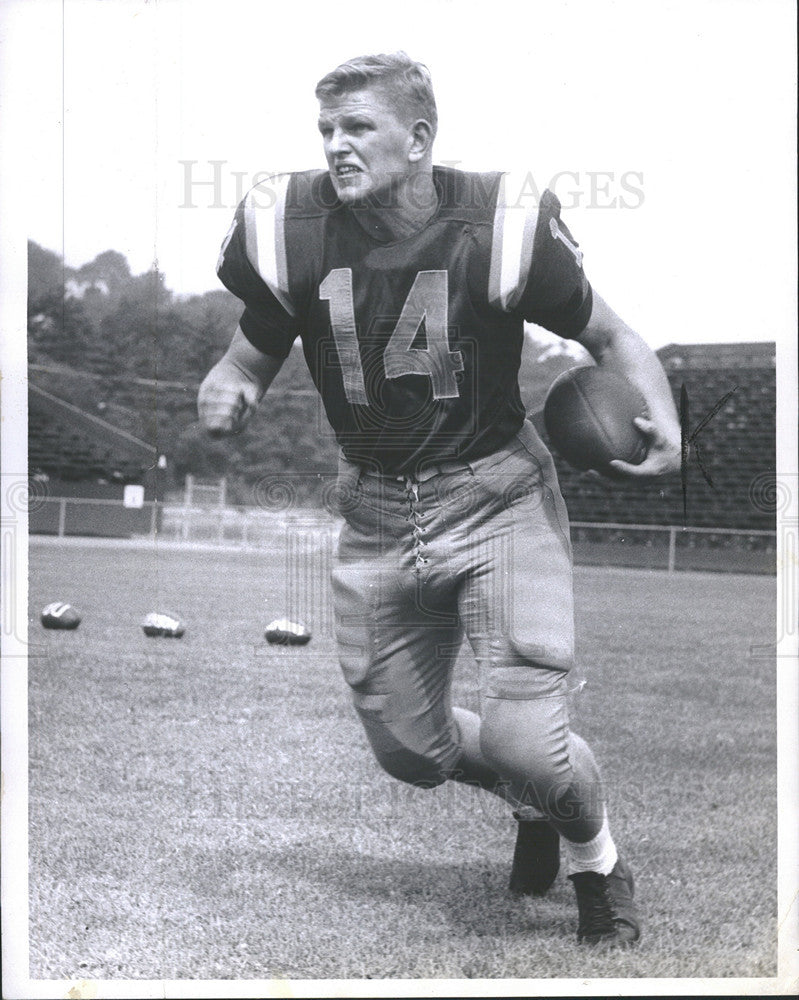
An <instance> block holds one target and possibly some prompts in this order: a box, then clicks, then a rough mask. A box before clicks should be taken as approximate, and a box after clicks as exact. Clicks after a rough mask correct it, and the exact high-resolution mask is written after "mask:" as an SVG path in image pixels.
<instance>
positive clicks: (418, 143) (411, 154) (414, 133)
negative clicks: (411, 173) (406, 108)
mask: <svg viewBox="0 0 799 1000" xmlns="http://www.w3.org/2000/svg"><path fill="white" fill-rule="evenodd" d="M432 145H433V129H432V127H431V126H430V122H428V121H426V120H425V119H424V118H419V119H418V121H415V122H414V123H413V125H412V126H411V144H410V147H409V150H408V158H409V159H410V160H411V162H412V163H417V162H418V161H419V160H421V159H422V157H423V156H424V155H425V153H428V152H429V151H430V148H431V147H432Z"/></svg>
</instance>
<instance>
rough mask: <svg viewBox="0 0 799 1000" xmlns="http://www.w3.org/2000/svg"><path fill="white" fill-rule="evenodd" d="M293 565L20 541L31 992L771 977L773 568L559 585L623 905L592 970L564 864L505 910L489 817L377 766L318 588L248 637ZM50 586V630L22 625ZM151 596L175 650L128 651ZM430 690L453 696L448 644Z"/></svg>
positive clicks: (503, 859)
mask: <svg viewBox="0 0 799 1000" xmlns="http://www.w3.org/2000/svg"><path fill="white" fill-rule="evenodd" d="M308 553H309V556H308V559H309V566H310V567H311V572H309V574H308V576H309V578H314V579H315V576H316V574H315V571H314V570H313V567H314V566H316V565H317V564H319V565H320V566H323V565H324V563H325V560H326V556H325V555H324V553H321V554H316V555H315V554H314V553H313V549H312V546H311V547H310V548H309V549H308ZM301 576H302V574H301V573H300V574H299V577H301ZM297 578H298V575H297V574H292V573H291V572H287V564H286V561H285V558H284V554H283V551H282V549H281V547H280V546H279V545H276V547H275V549H274V550H272V551H266V552H264V553H261V554H259V555H256V554H254V553H242V552H226V551H221V550H220V551H210V550H209V551H194V550H187V549H178V548H161V549H160V550H159V551H158V552H157V553H156V551H155V550H154V549H141V548H125V547H119V546H115V545H111V544H109V545H106V546H103V545H98V544H94V545H93V544H90V543H86V544H83V543H80V542H77V541H74V540H72V541H69V542H67V543H64V544H57V543H43V542H37V541H35V540H34V541H33V542H32V545H31V553H30V610H31V643H32V647H33V648H32V655H31V659H30V663H29V671H30V673H29V678H30V679H29V693H30V700H29V721H30V907H31V908H30V936H31V968H30V974H31V977H32V978H62V977H79V978H84V979H94V978H99V979H138V978H146V979H164V978H166V979H227V978H230V979H262V978H273V977H286V978H303V979H309V978H366V977H372V978H382V977H408V978H416V977H419V978H435V977H451V978H472V977H487V978H493V977H496V978H539V977H543V978H546V977H568V978H571V977H574V978H579V979H584V978H590V977H621V978H624V977H631V978H632V977H728V976H729V977H732V976H735V977H750V976H756V977H771V976H774V975H776V811H777V797H776V764H775V760H776V737H775V677H774V666H773V659H772V660H769V659H767V658H765V659H758V658H757V657H756V656H752V655H751V653H750V648H751V647H752V646H753V645H766V644H768V643H770V642H772V641H773V633H774V603H775V582H774V579H773V578H770V577H739V576H734V575H724V574H721V575H710V574H708V575H698V574H697V575H693V574H677V575H674V576H671V577H669V576H667V575H666V574H663V573H652V572H646V571H634V570H633V571H621V570H606V569H605V570H603V569H597V568H587V567H586V568H582V569H579V570H578V571H577V575H576V593H577V609H578V643H579V653H580V657H581V660H582V662H583V664H584V665H585V667H586V672H587V674H588V678H589V682H588V685H587V686H586V688H585V690H584V692H583V694H582V695H581V697H580V699H579V701H578V702H577V704H576V706H575V710H574V728H575V729H577V731H579V732H581V733H583V734H584V735H585V736H586V737H587V738H588V739H589V740H590V741H592V742H593V744H594V747H595V750H596V751H597V755H598V757H599V759H600V762H601V763H602V765H603V770H604V773H605V778H606V781H607V786H608V795H609V799H610V810H611V820H612V824H613V828H614V834H615V837H616V841H617V843H618V844H619V845H620V846H621V848H622V850H623V852H624V854H625V856H626V857H627V858H628V860H629V861H630V863H631V866H632V867H633V869H634V871H635V873H636V877H637V886H638V895H639V897H640V900H641V902H642V905H643V907H644V911H645V915H646V926H645V931H644V936H643V938H642V941H641V943H640V946H639V947H638V948H637V949H636V950H634V951H631V952H627V953H615V954H614V953H610V954H596V953H592V952H590V951H585V950H583V949H578V947H577V946H576V941H575V936H574V931H575V927H576V908H575V906H574V901H573V891H572V888H571V884H570V883H569V882H568V881H567V880H566V878H565V876H564V874H561V875H560V877H559V879H558V881H557V883H556V885H555V887H554V888H553V890H552V891H551V893H550V894H549V896H548V897H547V898H546V899H544V900H537V901H532V900H529V901H521V902H519V901H515V900H514V899H512V898H510V897H509V895H508V894H507V892H506V886H507V877H508V871H509V861H510V855H511V851H512V847H513V837H514V828H515V824H514V823H513V821H512V819H511V818H510V817H509V815H508V814H507V812H505V810H504V809H503V808H502V807H501V806H500V805H499V804H498V802H496V801H495V800H493V799H489V798H488V797H484V796H480V795H478V794H477V793H475V792H472V791H470V790H468V789H464V788H462V787H457V786H452V787H450V786H448V785H447V786H443V787H442V788H440V789H437V790H435V791H433V792H422V791H418V790H414V789H411V788H409V787H408V786H404V785H400V784H399V783H396V782H393V781H392V780H391V779H389V778H387V777H385V776H384V775H383V774H382V773H381V772H380V771H379V769H378V767H377V765H376V764H375V763H374V762H373V761H372V759H371V757H370V754H369V752H368V750H367V746H366V741H365V738H364V736H363V735H362V734H361V731H360V728H359V724H358V722H357V720H356V718H355V716H354V713H353V711H352V709H351V708H350V705H349V700H348V695H347V692H346V690H345V686H344V683H343V680H342V679H341V677H340V676H339V670H338V666H337V663H336V658H335V651H334V644H333V638H332V635H331V633H330V624H329V604H328V601H327V596H326V591H325V589H324V588H323V587H321V586H319V587H318V590H316V591H313V595H312V596H313V599H312V600H311V598H310V597H309V598H308V600H309V601H310V604H309V606H307V607H305V608H301V610H302V612H303V614H304V616H305V617H306V619H309V624H310V625H311V626H312V628H314V629H315V635H314V639H313V641H312V642H311V644H310V645H309V646H308V647H305V648H302V649H298V650H287V651H275V650H274V649H273V648H272V647H268V646H267V645H266V643H265V642H264V641H263V627H264V625H265V624H266V623H267V622H268V621H269V620H271V619H272V618H275V617H279V616H281V615H282V614H284V613H285V612H286V611H287V610H288V609H287V607H286V603H287V601H289V600H290V597H291V595H292V594H294V593H295V591H296V579H297ZM316 584H318V581H316V583H315V585H316ZM287 588H288V591H290V593H287ZM311 590H313V588H311ZM309 593H310V591H309ZM56 599H59V600H68V601H70V602H71V603H72V604H74V605H75V606H76V607H77V608H78V609H79V610H80V611H81V612H82V614H83V623H82V624H81V626H80V628H79V629H78V630H77V631H76V632H73V633H57V632H45V631H44V630H43V629H41V627H40V626H39V624H38V617H37V616H38V611H39V609H40V608H41V607H43V606H44V604H46V603H48V602H49V601H52V600H56ZM153 610H159V611H171V612H174V613H176V614H178V615H179V616H180V617H182V618H183V619H184V620H185V621H186V622H187V624H188V630H187V633H186V635H185V637H184V638H183V639H182V640H179V641H178V640H156V639H147V638H145V636H144V634H143V633H142V631H141V628H140V620H141V618H142V617H143V616H144V614H146V613H147V612H148V611H153ZM456 693H457V700H458V701H459V702H460V703H462V704H466V705H467V706H468V707H476V706H477V691H476V678H475V671H474V668H473V665H472V663H471V661H470V659H469V657H468V656H466V655H463V656H462V658H461V662H460V664H459V672H458V678H457V685H456Z"/></svg>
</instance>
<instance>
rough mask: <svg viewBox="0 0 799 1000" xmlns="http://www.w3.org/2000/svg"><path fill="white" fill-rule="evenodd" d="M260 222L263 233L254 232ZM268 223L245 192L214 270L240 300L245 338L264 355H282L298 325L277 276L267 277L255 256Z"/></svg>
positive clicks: (264, 268) (284, 354)
mask: <svg viewBox="0 0 799 1000" xmlns="http://www.w3.org/2000/svg"><path fill="white" fill-rule="evenodd" d="M270 207H271V206H270ZM261 214H262V215H263V213H261ZM261 222H264V223H265V225H264V226H262V229H266V230H267V231H266V233H264V232H260V233H259V232H258V231H257V228H258V225H259V223H261ZM269 222H270V220H269V219H268V218H267V219H263V218H259V216H258V215H257V214H256V212H255V210H254V207H253V201H252V193H251V194H249V195H248V196H247V197H246V198H245V199H244V200H243V201H242V202H241V204H240V205H239V206H238V208H237V209H236V215H235V216H234V219H233V223H232V225H231V227H230V229H229V230H228V233H227V236H226V237H225V240H224V242H223V244H222V248H221V250H220V253H219V260H218V262H217V269H216V270H217V275H218V276H219V279H220V281H221V282H222V284H223V285H224V286H225V288H227V289H228V291H231V292H232V293H233V294H234V295H235V296H236V297H237V298H239V299H241V301H242V302H243V303H244V312H243V313H242V316H241V320H240V321H239V325H240V327H241V331H242V333H243V334H244V336H245V337H246V338H247V340H249V341H250V343H251V344H252V345H253V346H254V347H256V348H257V349H258V350H259V351H262V352H263V353H264V354H271V355H273V356H274V357H281V358H283V357H286V356H287V355H288V353H289V351H290V350H291V345H292V344H293V343H294V340H295V339H296V337H297V336H298V335H299V333H300V328H299V324H298V323H297V320H296V318H295V317H294V315H292V312H291V311H290V310H291V302H290V300H289V299H288V296H287V292H286V291H285V289H281V288H280V285H279V283H278V281H277V279H275V280H274V281H273V280H270V278H271V276H270V274H269V272H268V267H264V264H263V261H262V259H260V258H259V256H258V250H259V243H260V248H261V258H263V256H264V251H263V247H264V244H265V241H266V240H267V239H268V238H269V237H270V236H271V235H272V234H271V233H270V232H269ZM262 271H264V272H266V273H262ZM281 300H282V301H281Z"/></svg>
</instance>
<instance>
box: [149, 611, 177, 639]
mask: <svg viewBox="0 0 799 1000" xmlns="http://www.w3.org/2000/svg"><path fill="white" fill-rule="evenodd" d="M141 627H142V629H143V630H144V634H145V635H146V636H149V637H150V638H153V637H161V638H164V639H180V637H181V636H182V635H183V633H184V632H185V631H186V626H185V625H184V624H183V622H181V621H180V620H179V619H178V618H175V617H174V615H162V614H158V613H157V612H155V611H152V612H151V613H150V614H149V615H147V616H146V617H145V619H144V621H143V622H142V623H141Z"/></svg>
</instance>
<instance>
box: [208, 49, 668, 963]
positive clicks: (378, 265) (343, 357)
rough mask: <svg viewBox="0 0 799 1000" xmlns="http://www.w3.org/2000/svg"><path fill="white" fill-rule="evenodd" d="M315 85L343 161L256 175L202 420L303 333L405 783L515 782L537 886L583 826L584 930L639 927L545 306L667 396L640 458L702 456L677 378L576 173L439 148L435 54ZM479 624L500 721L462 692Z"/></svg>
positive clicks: (369, 676)
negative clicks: (602, 261)
mask: <svg viewBox="0 0 799 1000" xmlns="http://www.w3.org/2000/svg"><path fill="white" fill-rule="evenodd" d="M316 95H317V97H318V99H319V103H320V114H319V121H318V128H319V132H320V136H321V140H322V144H323V147H324V153H325V157H326V160H327V169H326V170H309V171H306V172H299V173H293V174H285V175H281V176H277V177H274V178H272V179H271V180H269V181H267V182H265V183H263V184H260V185H258V186H256V187H255V188H253V189H252V190H251V191H250V192H249V194H248V195H247V196H246V197H245V198H244V200H243V201H242V203H241V204H240V205H239V207H238V210H237V212H236V215H235V218H234V220H233V224H232V226H231V229H230V231H229V232H228V234H227V237H226V239H225V241H224V244H223V246H222V252H221V254H220V258H219V266H218V272H219V276H220V278H221V280H222V282H223V283H224V284H225V285H226V287H227V288H229V289H230V290H231V291H232V292H233V293H234V294H235V295H237V296H238V297H239V298H240V299H241V300H242V302H243V304H244V311H243V314H242V316H241V321H240V324H239V327H238V329H237V330H236V331H235V333H234V335H233V339H232V341H231V344H230V347H229V349H228V351H227V353H226V354H225V356H224V357H223V358H222V359H221V360H220V361H219V363H218V364H217V365H216V366H215V367H214V368H213V369H212V370H211V372H210V373H209V374H208V376H207V377H206V379H205V380H204V382H203V384H202V387H201V389H200V395H199V411H200V416H201V419H202V421H203V423H204V425H205V427H206V428H207V429H208V431H209V432H211V433H212V434H214V435H220V434H229V433H233V432H235V431H236V430H238V429H239V428H241V427H242V426H243V424H244V422H245V421H246V420H247V419H248V418H249V416H250V415H251V414H252V412H253V410H254V409H255V407H256V406H257V405H258V402H259V400H260V399H261V397H262V396H263V394H264V392H265V391H266V389H267V388H268V386H269V385H270V383H271V382H272V380H273V379H274V377H275V375H276V374H277V372H278V370H279V369H280V366H281V364H282V363H283V360H284V359H285V357H286V356H287V355H288V353H289V351H290V350H291V346H292V344H293V342H294V340H295V338H297V337H300V338H301V340H302V347H303V351H304V353H305V358H306V361H307V364H308V368H309V370H310V372H311V376H312V378H313V380H314V383H315V384H316V387H317V389H318V391H319V393H320V396H321V399H322V403H323V405H324V408H325V412H326V414H327V418H328V420H329V421H330V424H331V425H332V427H333V429H334V431H335V434H336V438H337V441H338V443H339V445H340V449H341V450H340V468H339V481H338V486H339V497H340V501H341V512H342V514H343V516H344V519H345V523H344V526H343V528H342V532H341V535H340V540H339V548H338V554H337V563H336V566H335V569H334V573H333V592H334V600H335V608H336V621H337V626H336V629H337V642H338V647H339V656H340V661H341V667H342V669H343V672H344V676H345V678H346V680H347V682H348V684H349V686H350V688H351V690H352V697H353V701H354V705H355V709H356V710H357V712H358V715H359V716H360V719H361V721H362V723H363V726H364V729H365V732H366V735H367V737H368V739H369V742H370V743H371V746H372V748H373V750H374V753H375V756H376V758H377V760H378V761H379V763H380V764H381V765H382V767H383V768H384V769H385V770H386V771H387V772H388V773H389V774H390V775H392V776H393V777H395V778H397V779H399V780H400V781H405V782H410V783H413V784H415V785H418V786H422V787H429V788H432V787H435V786H436V785H439V784H441V783H442V782H443V781H446V780H455V781H461V782H468V783H472V784H477V785H479V786H480V787H482V788H485V789H487V790H488V791H492V792H494V793H496V794H499V795H501V796H502V797H503V798H505V799H506V800H507V801H508V802H509V803H510V804H511V805H512V807H513V808H514V810H515V812H516V817H517V819H518V820H519V821H520V822H519V828H518V834H517V844H516V851H515V854H514V863H513V870H512V876H511V888H512V889H513V890H514V891H516V892H521V893H533V894H540V893H543V892H545V891H546V890H547V888H548V887H549V885H550V884H551V882H552V880H553V879H554V877H555V875H556V873H557V871H558V865H559V838H560V839H562V842H563V846H564V850H565V855H566V859H567V863H568V869H569V877H570V879H571V880H572V882H573V884H574V888H575V890H576V898H577V904H578V940H580V941H582V942H587V943H592V944H593V943H598V942H605V943H609V944H614V945H627V944H631V943H632V942H634V941H635V940H637V939H638V937H639V935H640V920H639V915H638V912H637V908H636V904H635V901H634V898H633V878H632V874H631V873H630V870H629V868H628V867H627V865H626V864H625V862H624V861H623V860H622V859H621V858H620V856H619V854H618V853H617V850H616V845H615V844H614V841H613V838H612V836H611V833H610V829H609V825H608V818H607V815H606V809H605V805H604V801H603V797H602V793H601V785H600V778H599V772H598V769H597V765H596V762H595V760H594V756H593V754H592V752H591V750H590V749H589V747H588V746H587V745H586V744H585V742H584V741H583V740H581V739H580V738H579V737H578V736H576V735H575V734H574V733H572V732H571V730H570V728H569V716H568V695H569V691H570V687H571V686H572V685H571V680H570V678H571V676H572V666H573V663H574V638H573V611H572V577H571V548H570V542H569V526H568V519H567V514H566V510H565V507H564V503H563V499H562V497H561V494H560V490H559V488H558V482H557V478H556V475H555V469H554V466H553V462H552V458H551V456H550V454H549V453H548V451H547V449H546V448H545V447H544V445H543V444H542V442H541V440H540V439H539V438H538V436H537V434H536V432H535V430H534V429H533V427H532V425H531V424H530V423H529V422H528V421H526V420H525V412H524V409H523V406H522V402H521V398H520V394H519V389H518V384H517V373H518V369H519V363H520V357H521V350H522V342H523V324H524V322H525V321H530V322H533V323H538V324H540V325H542V326H544V327H546V328H547V329H548V330H551V331H553V332H554V333H556V334H559V335H560V336H562V337H570V338H574V339H576V340H578V341H579V342H580V343H581V344H583V345H584V346H585V347H586V348H587V349H588V350H589V351H590V353H591V354H592V355H593V357H594V358H595V359H596V362H597V363H598V364H599V365H604V366H607V367H608V368H610V369H614V370H616V371H618V372H620V373H622V374H624V375H625V376H626V377H627V378H628V379H629V380H630V381H631V382H633V383H634V384H635V385H636V386H637V387H638V388H639V389H640V391H641V392H642V394H643V396H644V398H645V400H646V403H647V409H648V419H646V420H643V419H642V420H640V421H639V426H640V429H641V430H642V432H643V433H644V434H645V435H646V437H647V440H648V454H647V457H646V458H645V460H644V461H643V462H642V463H641V464H640V465H638V466H632V465H626V464H625V463H619V462H617V463H614V465H615V468H616V472H617V473H619V474H626V475H629V476H637V477H647V476H661V475H664V474H669V473H672V472H675V471H677V470H678V469H679V463H680V433H679V425H678V419H677V413H676V410H675V407H674V403H673V400H672V396H671V391H670V389H669V386H668V382H667V380H666V377H665V374H664V372H663V370H662V368H661V366H660V363H659V362H658V360H657V358H656V357H655V355H654V354H653V352H652V351H651V350H650V349H649V348H648V347H647V346H646V345H645V343H644V342H643V340H641V339H640V337H638V335H637V334H635V333H634V332H633V331H632V330H631V329H630V328H629V327H628V326H627V325H626V324H624V323H623V322H622V321H621V320H620V319H619V317H618V316H617V315H616V314H615V313H614V312H613V311H612V310H611V309H610V308H609V307H608V306H607V305H606V304H605V302H603V300H602V299H601V298H600V297H599V296H598V295H597V294H596V293H595V292H593V290H592V288H591V286H590V284H589V282H588V280H587V278H586V275H585V273H584V270H583V260H582V251H580V250H579V248H578V246H577V243H576V242H575V240H574V238H573V237H572V235H571V233H570V232H569V230H568V229H567V228H566V226H565V224H564V222H563V221H562V220H561V218H560V205H559V203H558V200H557V198H556V197H555V196H554V195H553V194H552V193H550V192H546V193H545V194H544V195H543V196H542V197H541V199H540V200H539V201H538V203H535V204H533V203H531V202H532V199H530V198H529V197H528V198H526V199H525V198H524V197H522V191H521V190H520V189H519V188H517V187H515V186H514V183H513V180H512V178H511V177H509V176H508V175H504V174H502V173H485V174H475V173H467V172H463V171H459V170H455V169H451V168H444V167H438V166H434V165H433V159H432V147H433V141H434V139H435V135H436V128H437V113H436V105H435V99H434V96H433V91H432V86H431V82H430V76H429V73H428V71H427V69H426V68H425V67H424V66H422V65H421V64H418V63H415V62H413V61H412V60H411V59H409V58H408V57H407V56H406V55H405V54H404V53H394V54H391V55H381V56H366V57H361V58H357V59H353V60H351V61H349V62H347V63H345V64H343V65H342V66H339V67H338V68H337V69H335V70H333V71H332V72H331V73H329V74H328V75H327V76H325V77H324V78H323V79H322V80H321V81H320V82H319V84H318V85H317V89H316ZM464 636H465V637H466V638H467V639H468V641H469V643H470V645H471V648H472V650H473V651H474V655H475V657H476V660H477V663H478V665H479V669H480V676H481V694H482V698H481V713H480V715H479V716H478V715H477V714H475V713H471V712H468V711H465V710H463V709H460V708H458V707H453V706H452V703H451V693H450V692H451V681H452V672H453V665H454V662H455V659H456V657H457V653H458V649H459V647H460V645H461V642H462V639H463V637H464Z"/></svg>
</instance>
